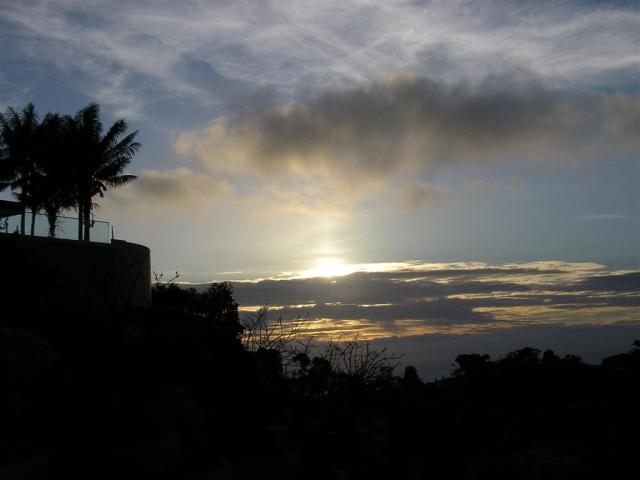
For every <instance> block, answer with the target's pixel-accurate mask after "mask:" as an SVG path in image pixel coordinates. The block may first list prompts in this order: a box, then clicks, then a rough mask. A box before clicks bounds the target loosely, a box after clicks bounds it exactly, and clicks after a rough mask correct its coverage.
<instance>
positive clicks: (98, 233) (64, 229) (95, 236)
mask: <svg viewBox="0 0 640 480" xmlns="http://www.w3.org/2000/svg"><path fill="white" fill-rule="evenodd" d="M32 218H34V217H33V214H32V213H31V212H29V211H27V212H26V213H25V219H24V230H25V231H24V232H21V229H20V225H21V220H20V215H12V216H9V217H0V233H17V234H20V233H24V234H25V235H27V236H29V235H31V221H32ZM33 226H34V228H33V236H36V237H50V236H51V235H50V232H49V219H48V218H47V216H46V215H43V214H40V213H36V214H35V223H34V225H33ZM53 233H54V235H53V238H64V239H67V240H77V239H78V219H77V218H73V217H65V216H64V215H58V216H57V217H56V225H55V230H54V232H53ZM90 234H91V241H92V242H97V243H110V242H111V239H110V237H109V222H102V221H100V220H94V221H92V222H91V225H90Z"/></svg>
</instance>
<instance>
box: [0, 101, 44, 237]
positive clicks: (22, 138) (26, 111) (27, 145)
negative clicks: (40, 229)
mask: <svg viewBox="0 0 640 480" xmlns="http://www.w3.org/2000/svg"><path fill="white" fill-rule="evenodd" d="M39 126H40V122H39V118H38V114H37V113H36V110H35V107H34V105H33V104H32V103H29V104H28V105H27V106H26V107H24V108H23V109H22V111H21V112H19V113H18V112H17V111H16V110H14V109H13V108H11V107H9V109H8V110H7V112H6V113H4V114H2V113H0V136H1V139H2V142H1V148H0V191H3V190H5V189H6V188H11V190H16V189H17V190H19V192H18V193H14V195H15V196H16V198H17V199H18V200H19V201H20V202H22V203H23V205H24V206H25V207H28V208H29V209H30V210H31V212H32V216H31V235H33V234H34V228H35V213H36V212H37V211H38V210H39V209H40V206H41V204H40V196H39V195H37V194H36V192H37V189H38V187H39V186H40V184H41V181H40V180H41V179H40V178H39V177H40V172H39V171H38V157H39V155H41V154H42V151H41V149H40V144H39V142H38V135H39V132H38V130H39ZM20 231H21V232H22V234H24V232H25V214H24V210H23V212H22V216H21V219H20Z"/></svg>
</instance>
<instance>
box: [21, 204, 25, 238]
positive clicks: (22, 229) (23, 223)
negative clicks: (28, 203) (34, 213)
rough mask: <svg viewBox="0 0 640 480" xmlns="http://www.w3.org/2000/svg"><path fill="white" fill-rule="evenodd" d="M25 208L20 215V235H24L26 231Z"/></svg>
mask: <svg viewBox="0 0 640 480" xmlns="http://www.w3.org/2000/svg"><path fill="white" fill-rule="evenodd" d="M25 216H26V213H25V208H24V207H22V212H21V213H20V235H24V229H25Z"/></svg>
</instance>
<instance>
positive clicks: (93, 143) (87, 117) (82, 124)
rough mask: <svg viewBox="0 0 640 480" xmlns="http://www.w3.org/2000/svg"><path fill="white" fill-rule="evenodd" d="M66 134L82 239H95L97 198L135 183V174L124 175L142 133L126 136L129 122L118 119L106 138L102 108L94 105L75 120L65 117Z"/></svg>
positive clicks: (79, 232)
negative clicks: (92, 230) (93, 226)
mask: <svg viewBox="0 0 640 480" xmlns="http://www.w3.org/2000/svg"><path fill="white" fill-rule="evenodd" d="M65 124H66V125H65V130H66V132H65V135H66V137H67V139H68V141H69V147H70V148H69V155H70V161H71V164H72V166H73V169H74V174H73V183H74V185H75V192H74V194H75V197H76V202H75V203H76V206H77V209H78V240H83V239H84V240H85V241H89V240H90V239H91V234H90V227H91V211H92V210H93V208H94V206H95V204H94V203H93V197H95V196H96V195H99V196H100V197H103V196H104V192H105V191H106V190H107V188H110V187H118V186H120V185H124V184H126V183H129V182H131V181H133V180H134V179H135V178H136V177H135V175H122V171H123V170H124V169H125V168H126V167H127V165H129V163H130V162H131V159H132V158H133V157H134V155H135V154H136V152H137V151H138V150H139V149H140V146H141V145H140V143H138V142H136V141H135V138H136V135H137V134H138V131H137V130H136V131H135V132H133V133H130V134H128V135H126V136H124V137H123V135H124V134H125V132H126V131H127V128H128V126H127V123H126V122H125V121H124V120H123V119H120V120H117V121H116V122H115V123H114V124H113V125H112V126H111V127H110V128H109V130H108V131H107V133H106V134H105V135H104V136H103V135H102V131H103V129H102V122H101V121H100V107H99V105H98V104H96V103H92V104H90V105H88V106H86V107H84V108H82V109H80V110H79V111H78V112H77V113H76V114H75V115H74V116H73V117H71V116H67V117H65Z"/></svg>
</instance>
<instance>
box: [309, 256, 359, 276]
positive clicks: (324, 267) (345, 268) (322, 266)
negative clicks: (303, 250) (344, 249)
mask: <svg viewBox="0 0 640 480" xmlns="http://www.w3.org/2000/svg"><path fill="white" fill-rule="evenodd" d="M353 271H354V270H353V266H352V265H349V264H348V263H345V262H343V261H342V260H340V259H339V258H322V259H320V260H318V261H317V262H316V266H315V267H314V268H312V269H311V270H309V271H308V272H307V275H308V276H310V277H340V276H343V275H349V274H350V273H353Z"/></svg>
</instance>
